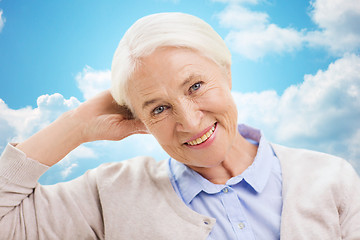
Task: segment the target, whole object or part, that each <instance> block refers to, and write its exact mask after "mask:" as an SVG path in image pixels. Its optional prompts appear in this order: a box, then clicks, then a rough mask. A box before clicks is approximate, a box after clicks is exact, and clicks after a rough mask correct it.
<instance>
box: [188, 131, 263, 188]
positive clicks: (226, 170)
mask: <svg viewBox="0 0 360 240" xmlns="http://www.w3.org/2000/svg"><path fill="white" fill-rule="evenodd" d="M256 152H257V146H255V145H253V144H251V143H249V142H248V141H247V140H246V139H245V138H243V137H242V136H241V135H240V134H239V133H237V135H236V137H235V140H234V142H233V144H232V146H231V148H230V150H229V152H228V153H227V154H226V156H225V158H224V160H223V161H222V162H221V163H220V164H219V165H217V166H215V167H211V168H193V167H192V169H193V170H195V171H197V172H198V173H199V174H201V175H202V176H203V177H204V178H206V179H207V180H209V181H210V182H212V183H215V184H225V183H226V182H227V181H228V180H229V179H230V178H232V177H235V176H237V175H239V174H241V173H242V172H244V171H245V169H247V168H248V167H249V166H250V165H251V164H252V163H253V161H254V158H255V156H256Z"/></svg>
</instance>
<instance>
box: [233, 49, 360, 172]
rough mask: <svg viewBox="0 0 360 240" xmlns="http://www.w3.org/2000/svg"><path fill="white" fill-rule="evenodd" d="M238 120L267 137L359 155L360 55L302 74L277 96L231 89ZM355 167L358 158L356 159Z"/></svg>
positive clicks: (350, 158)
mask: <svg viewBox="0 0 360 240" xmlns="http://www.w3.org/2000/svg"><path fill="white" fill-rule="evenodd" d="M234 98H235V101H236V103H237V106H238V109H239V122H244V123H248V124H249V125H253V126H256V127H259V128H261V129H263V130H264V132H265V133H266V135H267V136H268V138H269V139H271V140H272V141H275V142H279V143H282V144H285V145H292V146H298V147H306V148H311V149H316V150H320V151H325V152H329V153H332V154H336V155H340V156H342V157H345V158H347V159H349V160H350V161H353V163H355V161H359V160H358V159H360V151H359V149H360V144H359V143H360V125H359V122H360V57H359V56H357V55H354V54H351V55H350V54H349V55H346V56H345V57H343V58H341V59H338V60H337V61H335V62H334V63H332V64H330V65H329V67H328V69H327V70H325V71H321V70H319V71H318V72H317V73H316V74H315V75H306V76H305V77H304V82H303V83H302V84H300V85H297V86H290V87H289V88H287V89H286V90H285V92H284V93H283V94H282V95H281V96H279V95H278V94H277V93H276V92H274V91H265V92H260V93H246V94H242V93H237V92H235V93H234ZM357 165H358V167H359V170H360V162H357Z"/></svg>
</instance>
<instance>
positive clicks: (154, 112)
mask: <svg viewBox="0 0 360 240" xmlns="http://www.w3.org/2000/svg"><path fill="white" fill-rule="evenodd" d="M164 110H165V106H158V107H156V108H155V109H154V110H153V114H154V115H157V114H160V113H162V112H163V111H164Z"/></svg>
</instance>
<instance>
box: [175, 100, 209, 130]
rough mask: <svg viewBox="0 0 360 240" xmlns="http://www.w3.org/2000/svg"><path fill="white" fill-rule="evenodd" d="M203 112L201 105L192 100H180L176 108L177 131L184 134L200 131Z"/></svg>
mask: <svg viewBox="0 0 360 240" xmlns="http://www.w3.org/2000/svg"><path fill="white" fill-rule="evenodd" d="M202 118H203V112H202V111H201V110H200V108H199V105H198V104H197V103H196V102H193V101H191V100H180V101H178V102H177V105H176V106H175V119H176V130H177V131H182V132H194V131H198V130H199V127H200V123H201V120H202Z"/></svg>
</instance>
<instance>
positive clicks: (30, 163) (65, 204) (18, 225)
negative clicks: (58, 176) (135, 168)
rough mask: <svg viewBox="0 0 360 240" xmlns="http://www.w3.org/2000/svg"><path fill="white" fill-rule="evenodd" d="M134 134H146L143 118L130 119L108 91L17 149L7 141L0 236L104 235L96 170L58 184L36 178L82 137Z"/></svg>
mask: <svg viewBox="0 0 360 240" xmlns="http://www.w3.org/2000/svg"><path fill="white" fill-rule="evenodd" d="M134 133H146V129H145V127H144V126H143V125H142V123H141V122H139V121H138V120H134V119H129V118H128V116H126V115H125V112H124V110H123V109H122V108H119V107H118V106H117V105H116V104H115V103H114V102H113V99H112V97H111V95H110V93H109V92H104V93H102V94H100V95H99V96H97V97H95V98H94V99H91V100H89V101H87V102H85V103H83V104H81V105H80V106H79V107H78V108H77V109H75V110H72V111H70V112H67V113H65V114H63V115H62V116H61V117H60V118H59V119H57V120H56V121H55V122H53V123H52V124H51V125H49V126H48V127H46V128H44V129H43V130H41V131H40V132H38V133H36V134H35V135H34V136H32V137H30V138H29V139H27V140H26V141H24V142H23V143H20V144H18V145H17V146H16V148H15V147H13V146H8V147H7V149H6V150H5V152H4V154H3V155H2V157H1V159H0V233H1V234H0V236H1V237H3V236H7V237H8V238H7V239H13V238H16V239H23V238H29V239H38V238H39V237H43V238H45V239H54V237H55V238H59V236H61V238H62V239H70V238H72V239H75V238H76V237H75V236H76V234H81V236H82V238H83V237H85V236H87V237H89V238H91V239H92V238H102V237H101V236H102V234H103V227H102V215H101V204H100V200H99V196H98V189H97V182H96V174H95V171H89V172H88V173H86V174H85V175H84V176H82V177H80V178H79V179H76V180H74V181H71V182H69V183H61V184H57V185H55V186H40V185H39V184H38V183H37V180H38V178H39V177H40V176H41V174H42V173H43V172H45V171H46V170H47V168H48V167H47V166H52V165H53V164H55V163H56V162H58V161H60V160H61V159H62V158H63V157H64V156H66V154H68V153H69V152H70V151H71V150H73V149H74V148H76V147H77V146H78V145H80V144H81V143H83V142H89V141H95V140H100V139H107V140H120V139H123V138H125V137H127V136H129V135H131V134H134ZM33 159H34V160H33ZM70 236H71V237H70ZM95 236H96V237H95ZM1 237H0V238H1ZM74 237H75V238H74Z"/></svg>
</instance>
